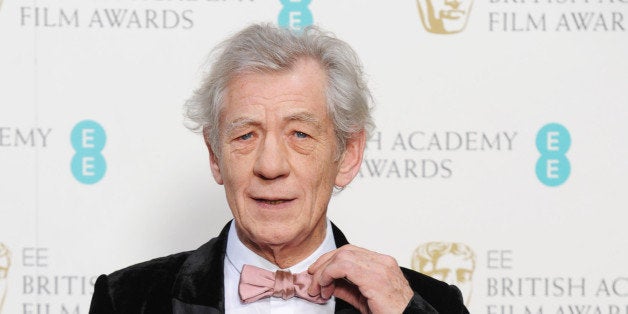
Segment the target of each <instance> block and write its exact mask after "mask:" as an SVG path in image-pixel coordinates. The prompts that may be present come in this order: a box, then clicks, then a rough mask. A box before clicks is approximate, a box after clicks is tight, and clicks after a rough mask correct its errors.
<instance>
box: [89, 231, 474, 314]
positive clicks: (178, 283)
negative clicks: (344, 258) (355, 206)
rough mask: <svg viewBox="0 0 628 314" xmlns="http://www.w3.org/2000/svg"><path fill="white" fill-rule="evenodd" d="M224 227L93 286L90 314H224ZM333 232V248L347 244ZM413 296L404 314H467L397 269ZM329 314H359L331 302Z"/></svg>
mask: <svg viewBox="0 0 628 314" xmlns="http://www.w3.org/2000/svg"><path fill="white" fill-rule="evenodd" d="M229 225H230V224H227V226H225V228H223V230H222V232H221V233H220V235H219V236H218V237H217V238H213V239H211V240H210V241H209V242H207V243H205V244H204V245H202V246H201V247H199V248H198V249H197V250H195V251H189V252H183V253H178V254H174V255H170V256H165V257H161V258H157V259H154V260H151V261H147V262H144V263H140V264H137V265H133V266H130V267H128V268H125V269H122V270H119V271H116V272H114V273H112V274H110V275H108V276H107V275H101V276H100V277H98V280H97V281H96V285H95V287H94V295H93V296H92V304H91V307H90V310H89V313H90V314H105V313H106V314H109V313H129V314H131V313H133V314H135V313H144V314H161V313H164V314H165V313H176V314H183V313H189V314H201V313H203V314H210V313H211V314H214V313H224V312H225V302H224V294H225V292H224V287H223V281H224V273H223V262H224V257H225V250H226V247H227V234H228V230H229ZM332 227H333V233H334V239H335V242H336V246H337V247H341V246H343V245H345V244H347V243H348V242H347V239H346V238H345V236H344V235H343V234H342V232H340V230H339V229H338V228H337V227H336V226H332ZM401 270H402V272H403V274H404V275H405V276H406V278H407V279H408V282H409V283H410V287H412V289H413V290H414V297H413V298H412V300H411V301H410V303H409V304H408V307H407V308H406V310H405V311H404V313H442V314H468V313H469V312H468V311H467V309H466V308H465V307H464V305H463V303H462V296H461V294H460V291H459V290H458V288H456V287H455V286H450V285H448V284H446V283H444V282H441V281H438V280H436V279H433V278H431V277H428V276H426V275H423V274H420V273H417V272H415V271H412V270H409V269H406V268H403V267H402V268H401ZM335 313H345V314H348V313H359V312H358V311H357V310H356V309H355V308H354V307H352V306H351V305H349V304H348V303H346V302H344V301H343V300H341V299H338V298H336V310H335Z"/></svg>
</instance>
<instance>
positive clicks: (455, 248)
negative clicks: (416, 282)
mask: <svg viewBox="0 0 628 314" xmlns="http://www.w3.org/2000/svg"><path fill="white" fill-rule="evenodd" d="M412 268H413V269H414V270H416V271H418V272H420V273H423V274H426V275H428V276H430V277H432V278H436V279H438V280H442V281H444V282H446V283H448V284H450V285H456V286H457V287H458V288H459V289H460V291H461V292H462V296H463V298H464V304H465V305H467V306H469V302H470V300H471V294H472V292H473V285H472V280H473V271H474V270H475V253H474V252H473V250H471V248H470V247H469V246H467V245H466V244H464V243H457V242H428V243H423V244H421V245H419V246H418V247H417V248H416V250H414V254H412Z"/></svg>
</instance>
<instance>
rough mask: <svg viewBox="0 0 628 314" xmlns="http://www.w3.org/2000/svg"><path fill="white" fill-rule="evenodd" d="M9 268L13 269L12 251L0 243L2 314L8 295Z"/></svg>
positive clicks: (0, 302) (0, 307)
mask: <svg viewBox="0 0 628 314" xmlns="http://www.w3.org/2000/svg"><path fill="white" fill-rule="evenodd" d="M9 268H11V251H9V249H8V248H7V247H6V245H4V244H3V243H2V242H0V313H1V312H2V306H3V305H4V297H5V296H6V295H7V286H8V284H7V275H8V274H9Z"/></svg>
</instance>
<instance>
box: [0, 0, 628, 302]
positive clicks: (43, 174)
mask: <svg viewBox="0 0 628 314" xmlns="http://www.w3.org/2000/svg"><path fill="white" fill-rule="evenodd" d="M252 22H273V23H277V24H279V25H281V26H283V27H289V28H293V29H300V28H303V27H305V26H307V25H309V24H313V23H314V24H318V25H319V26H321V27H323V28H325V29H327V30H329V31H332V32H333V33H335V34H336V35H337V36H338V37H340V38H342V39H344V40H346V41H347V42H349V43H350V44H351V45H352V46H353V47H354V48H355V49H356V50H357V52H358V54H359V55H360V57H361V58H362V61H363V63H364V68H365V71H366V73H367V74H368V82H369V85H370V86H371V88H372V90H373V94H374V97H375V120H376V124H377V129H376V130H375V132H374V134H373V137H372V138H371V139H370V140H369V142H368V148H367V151H366V156H365V160H364V163H363V164H362V168H361V171H360V174H359V176H358V177H357V178H356V180H355V181H354V182H353V183H352V184H351V185H350V186H349V187H348V188H347V189H345V190H344V191H342V192H340V193H338V194H337V195H335V196H334V197H333V198H332V201H331V204H330V208H329V216H330V218H331V219H332V220H333V221H334V222H335V223H336V224H337V225H339V226H340V227H341V228H342V229H343V231H344V232H345V233H346V235H347V236H348V238H349V240H350V241H351V242H353V243H354V244H356V245H359V246H363V247H366V248H369V249H372V250H375V251H378V252H381V253H386V254H389V255H392V256H394V257H395V258H396V259H397V260H398V262H399V263H400V265H402V266H406V267H410V268H413V269H415V270H418V271H421V272H423V273H426V274H429V275H431V276H433V277H436V278H439V279H441V280H444V281H447V282H450V283H452V284H456V285H457V286H458V287H460V288H461V290H462V291H463V294H464V297H465V303H466V304H467V306H468V307H469V309H470V310H471V312H472V313H486V314H526V313H533V314H537V313H538V314H546V313H555V314H589V313H591V314H593V313H600V314H628V231H627V230H628V222H627V221H628V190H627V181H626V176H627V175H628V162H627V160H628V145H627V144H626V137H627V135H628V124H627V123H628V109H627V108H628V1H626V0H475V1H473V0H398V1H382V0H379V1H375V0H373V1H370V0H369V1H364V0H334V1H332V0H311V1H307V0H282V1H279V0H187V1H184V0H88V1H86V0H0V313H3V314H4V313H10V314H12V313H45V314H51V313H87V311H88V308H89V302H90V298H91V294H92V292H93V285H94V281H95V278H96V276H97V275H99V274H101V273H110V272H112V271H114V270H116V269H120V268H122V267H125V266H128V265H131V264H134V263H137V262H141V261H144V260H147V259H151V258H154V257H158V256H163V255H167V254H171V253H175V252H180V251H185V250H192V249H195V248H197V247H198V246H200V245H201V244H203V243H204V242H206V241H207V240H208V239H210V238H212V237H214V236H216V235H217V234H218V232H219V230H220V229H221V228H222V227H223V225H224V224H225V223H226V222H227V221H228V220H229V219H230V218H231V214H230V212H229V209H228V207H227V204H226V202H225V200H224V192H223V190H222V187H221V186H218V185H216V184H215V183H214V181H213V179H212V177H211V173H210V169H209V163H208V155H207V152H206V149H205V147H204V144H203V140H202V138H201V137H200V136H199V135H198V134H195V133H193V132H191V131H189V130H187V129H186V128H185V126H184V119H183V115H182V112H183V110H182V105H183V103H184V102H185V100H186V99H187V98H188V97H189V96H190V95H191V94H192V91H193V90H194V89H195V88H196V87H197V86H198V85H199V82H200V79H201V77H202V74H203V71H204V64H205V59H206V56H207V55H208V53H209V51H210V50H211V48H212V47H213V46H214V45H216V44H217V43H218V42H219V41H221V40H222V39H224V38H225V37H226V36H228V35H229V34H232V33H234V32H236V31H237V30H239V29H241V28H243V27H245V26H246V25H248V24H249V23H252ZM357 217H359V218H357Z"/></svg>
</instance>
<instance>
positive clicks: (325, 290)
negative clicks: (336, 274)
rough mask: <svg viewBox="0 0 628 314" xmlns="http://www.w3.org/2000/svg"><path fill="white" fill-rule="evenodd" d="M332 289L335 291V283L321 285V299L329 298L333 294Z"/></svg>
mask: <svg viewBox="0 0 628 314" xmlns="http://www.w3.org/2000/svg"><path fill="white" fill-rule="evenodd" d="M334 291H336V284H335V283H332V284H330V285H327V286H323V287H321V297H322V298H323V299H329V298H331V296H332V295H333V294H334Z"/></svg>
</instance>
